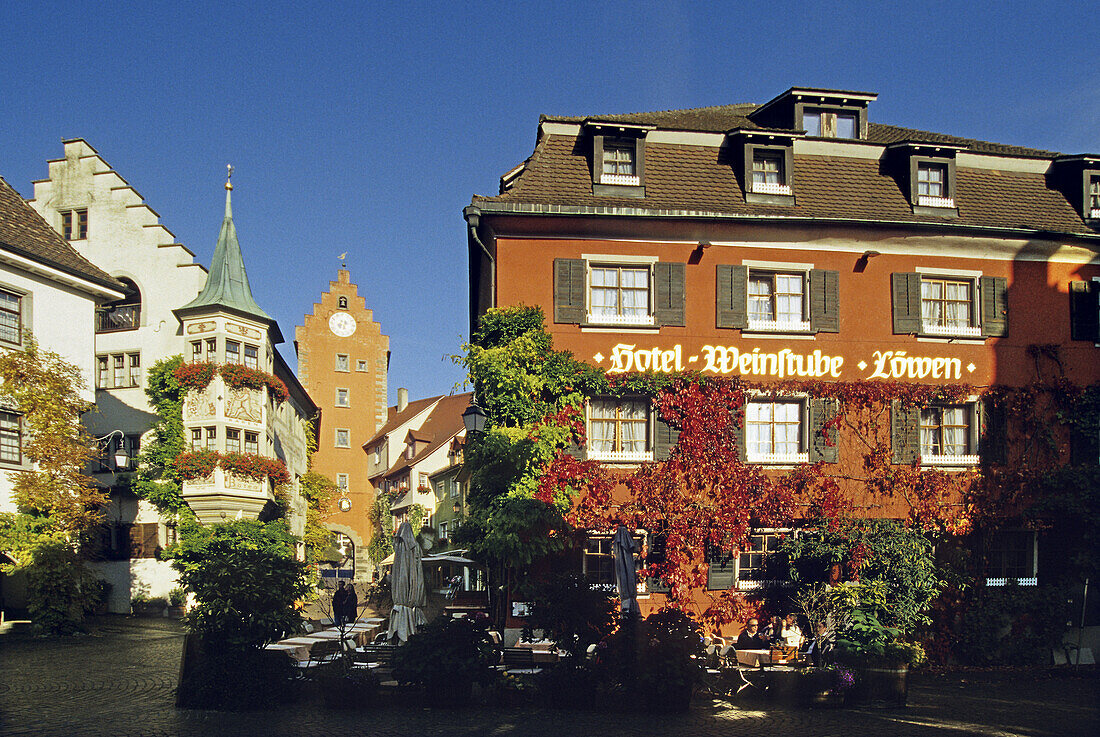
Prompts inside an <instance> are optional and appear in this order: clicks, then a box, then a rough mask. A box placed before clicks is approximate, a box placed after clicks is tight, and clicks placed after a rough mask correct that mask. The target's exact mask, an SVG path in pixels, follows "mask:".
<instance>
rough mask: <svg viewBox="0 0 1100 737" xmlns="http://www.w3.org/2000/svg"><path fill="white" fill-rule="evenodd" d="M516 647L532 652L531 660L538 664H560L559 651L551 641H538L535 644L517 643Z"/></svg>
mask: <svg viewBox="0 0 1100 737" xmlns="http://www.w3.org/2000/svg"><path fill="white" fill-rule="evenodd" d="M515 646H516V647H518V648H523V649H525V650H532V651H534V652H532V654H531V659H532V660H533V661H534V662H536V663H556V662H558V651H557V650H556V649H555V647H554V643H552V642H550V641H549V640H536V641H535V642H517V643H516V645H515Z"/></svg>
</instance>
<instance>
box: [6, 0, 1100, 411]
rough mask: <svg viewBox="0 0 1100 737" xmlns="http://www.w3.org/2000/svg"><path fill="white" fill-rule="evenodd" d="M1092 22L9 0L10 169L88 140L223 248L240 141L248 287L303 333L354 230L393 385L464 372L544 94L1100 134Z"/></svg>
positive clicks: (151, 197)
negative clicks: (479, 235)
mask: <svg viewBox="0 0 1100 737" xmlns="http://www.w3.org/2000/svg"><path fill="white" fill-rule="evenodd" d="M1094 21H1095V6H1094V4H1093V3H1085V2H1045V3H1036V2H1012V1H1009V2H997V3H987V2H968V3H960V2H957V1H954V2H925V3H904V4H902V3H896V4H895V3H887V2H880V3H820V2H816V3H805V4H803V3H791V2H781V1H778V2H777V1H772V2H755V1H749V2H730V3H706V2H674V1H671V0H662V1H661V2H651V1H650V0H638V1H636V2H629V3H626V2H603V3H600V2H592V1H591V0H589V1H588V2H548V3H539V2H501V3H482V2H468V3H455V2H403V3H389V2H325V3H309V2H300V1H299V2H295V3H283V2H276V1H271V2H263V3H225V2H218V3H210V2H203V1H201V0H196V1H193V2H171V3H161V2H143V3H133V4H131V3H124V2H116V3H102V2H67V3H54V2H7V3H0V27H3V28H5V29H6V31H7V32H6V33H5V34H4V35H5V42H4V44H2V45H0V61H2V62H3V66H4V70H5V72H6V73H5V74H4V75H3V79H2V81H0V108H2V110H3V114H2V115H0V176H3V177H4V178H5V179H6V180H7V181H8V182H9V183H11V184H12V185H13V186H14V187H15V188H16V189H18V190H19V191H20V192H21V193H22V194H23V195H24V196H26V197H30V196H32V194H33V188H32V185H31V182H32V181H33V180H35V179H40V178H43V177H45V175H46V161H47V160H48V159H51V158H57V157H59V156H60V155H61V152H62V148H61V140H62V139H63V138H75V137H82V138H85V139H87V140H88V142H89V143H91V144H92V145H93V146H94V147H95V148H96V149H97V150H98V151H99V152H100V154H101V155H102V156H103V157H104V158H105V159H106V160H107V162H108V163H110V164H111V165H112V166H113V167H114V168H115V169H116V170H117V171H118V172H119V173H120V174H121V175H122V176H123V177H125V178H126V179H127V180H128V181H129V182H130V183H131V184H132V185H133V186H134V187H135V188H136V189H137V190H138V191H139V192H140V193H141V194H142V195H144V196H145V199H146V201H147V203H148V204H149V205H150V206H151V207H152V208H153V209H154V210H156V211H157V212H158V213H160V215H161V222H162V223H164V224H165V225H166V226H167V227H168V228H169V230H171V231H172V232H173V233H175V235H176V237H177V239H178V240H179V241H180V242H182V243H184V244H185V245H187V246H188V247H189V248H191V250H193V251H195V252H196V254H198V258H199V260H200V261H201V262H202V263H204V264H208V263H209V260H210V255H211V253H212V252H213V247H214V241H215V239H216V237H217V233H218V227H219V225H220V219H221V209H222V201H223V196H224V192H223V190H222V189H221V185H222V184H223V183H224V179H225V165H226V164H227V163H232V164H233V165H234V166H235V167H236V172H235V174H234V178H233V179H234V185H235V189H234V193H233V194H234V198H233V201H234V206H233V212H234V218H235V220H236V223H237V231H238V234H239V236H240V241H241V246H242V249H243V251H244V255H245V263H246V265H247V267H248V272H249V277H250V280H251V283H252V289H253V292H254V294H255V296H256V298H257V301H258V302H259V303H260V305H261V306H262V307H263V308H264V309H265V310H267V311H268V312H269V313H270V314H271V315H273V316H274V317H275V318H276V319H277V320H278V321H279V323H280V326H281V327H282V329H283V332H284V334H286V335H287V336H288V340H289V339H290V336H292V335H293V332H294V326H295V325H297V324H299V323H300V322H301V320H302V316H303V314H304V313H306V312H307V311H309V310H310V309H311V305H312V303H313V301H314V300H316V299H317V298H318V297H319V295H320V293H321V292H322V291H323V290H324V289H326V288H327V285H328V282H329V281H330V280H333V279H335V278H336V269H337V268H338V266H339V261H338V256H339V254H340V253H342V252H344V251H347V252H348V254H349V255H348V266H349V268H350V269H351V272H352V279H353V280H354V281H356V282H357V283H358V284H359V291H360V294H361V295H362V296H364V297H365V298H366V301H367V305H368V307H371V308H373V309H374V315H375V319H377V320H378V321H379V322H381V324H382V330H383V332H385V333H386V334H388V335H389V336H390V347H391V350H392V354H393V355H392V359H391V362H390V394H391V397H390V399H391V402H392V401H393V400H394V395H395V393H396V388H397V387H398V386H404V387H408V388H409V390H410V394H411V396H412V397H414V398H415V397H420V396H427V395H431V394H442V393H448V392H450V391H451V390H452V388H453V387H454V385H455V384H456V383H457V382H460V381H461V380H462V373H461V371H460V370H459V368H458V367H456V366H454V365H453V364H452V363H451V362H450V361H449V360H448V359H447V358H446V356H448V355H450V354H452V353H455V352H457V351H458V350H459V347H460V345H461V343H462V341H463V339H464V338H465V337H466V336H467V334H468V326H467V308H466V305H467V286H466V284H467V281H466V238H465V232H464V223H463V220H462V216H461V213H462V208H463V207H464V206H465V205H467V204H469V201H470V196H471V195H472V194H475V193H478V194H494V193H495V192H496V188H497V180H498V178H499V176H500V175H501V174H503V173H504V172H506V171H507V170H508V169H510V168H512V167H513V166H514V165H515V164H517V163H519V162H520V161H522V160H523V159H524V158H526V157H527V156H528V155H529V154H530V152H531V149H532V147H533V145H534V141H535V133H536V126H537V123H538V115H539V114H540V113H549V114H556V115H587V114H600V113H621V112H634V111H641V110H663V109H672V108H687V107H699V106H705V105H724V104H729V103H735V102H764V101H766V100H768V99H770V98H772V97H774V96H775V95H776V94H778V93H780V92H782V91H783V90H785V89H787V88H788V87H790V86H792V85H799V86H816V87H833V88H840V89H854V90H865V91H871V92H877V93H878V94H879V99H878V100H877V101H876V102H874V103H873V104H872V105H871V108H870V118H871V120H872V121H875V122H881V123H891V124H895V125H902V126H908V127H913V128H920V129H926V130H933V131H939V132H943V133H950V134H955V135H960V136H966V137H972V138H979V139H984V140H989V141H996V142H1000V143H1009V144H1018V145H1025V146H1032V147H1035V148H1042V149H1050V150H1055V151H1062V152H1066V153H1080V152H1086V151H1087V152H1093V153H1095V152H1098V151H1100V55H1098V54H1097V42H1096V35H1095V22H1094ZM282 352H283V354H284V356H285V357H286V358H287V359H288V360H289V361H290V362H291V365H294V355H293V354H294V350H293V346H292V345H291V344H289V343H288V344H286V345H284V346H282Z"/></svg>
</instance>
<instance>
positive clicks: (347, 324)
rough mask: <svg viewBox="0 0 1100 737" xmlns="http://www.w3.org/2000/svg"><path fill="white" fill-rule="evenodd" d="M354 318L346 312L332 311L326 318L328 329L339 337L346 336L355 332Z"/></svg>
mask: <svg viewBox="0 0 1100 737" xmlns="http://www.w3.org/2000/svg"><path fill="white" fill-rule="evenodd" d="M355 327H356V325H355V318H354V317H352V316H351V315H349V314H348V313H346V312H334V313H332V317H330V318H329V319H328V329H329V330H331V331H332V332H333V333H335V334H336V335H339V336H340V337H341V338H346V337H348V336H349V335H351V334H352V333H354V332H355Z"/></svg>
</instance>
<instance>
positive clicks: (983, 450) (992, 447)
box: [978, 400, 1008, 463]
mask: <svg viewBox="0 0 1100 737" xmlns="http://www.w3.org/2000/svg"><path fill="white" fill-rule="evenodd" d="M1006 421H1007V418H1006V417H1005V408H1004V407H1003V406H1002V405H998V404H994V403H993V402H991V401H989V400H985V401H981V402H978V452H979V453H980V454H981V457H982V462H983V463H1004V462H1005V449H1006V448H1007V446H1008V442H1007V438H1006V435H1005V433H1006V431H1007V428H1006V427H1005V423H1006Z"/></svg>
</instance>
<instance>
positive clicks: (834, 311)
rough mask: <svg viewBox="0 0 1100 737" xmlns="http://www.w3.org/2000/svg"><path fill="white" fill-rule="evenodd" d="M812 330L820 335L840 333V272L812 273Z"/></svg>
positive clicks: (815, 271)
mask: <svg viewBox="0 0 1100 737" xmlns="http://www.w3.org/2000/svg"><path fill="white" fill-rule="evenodd" d="M810 328H811V329H812V330H814V331H815V332H819V333H839V332H840V272H839V271H830V270H828V269H812V270H811V271H810Z"/></svg>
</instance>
